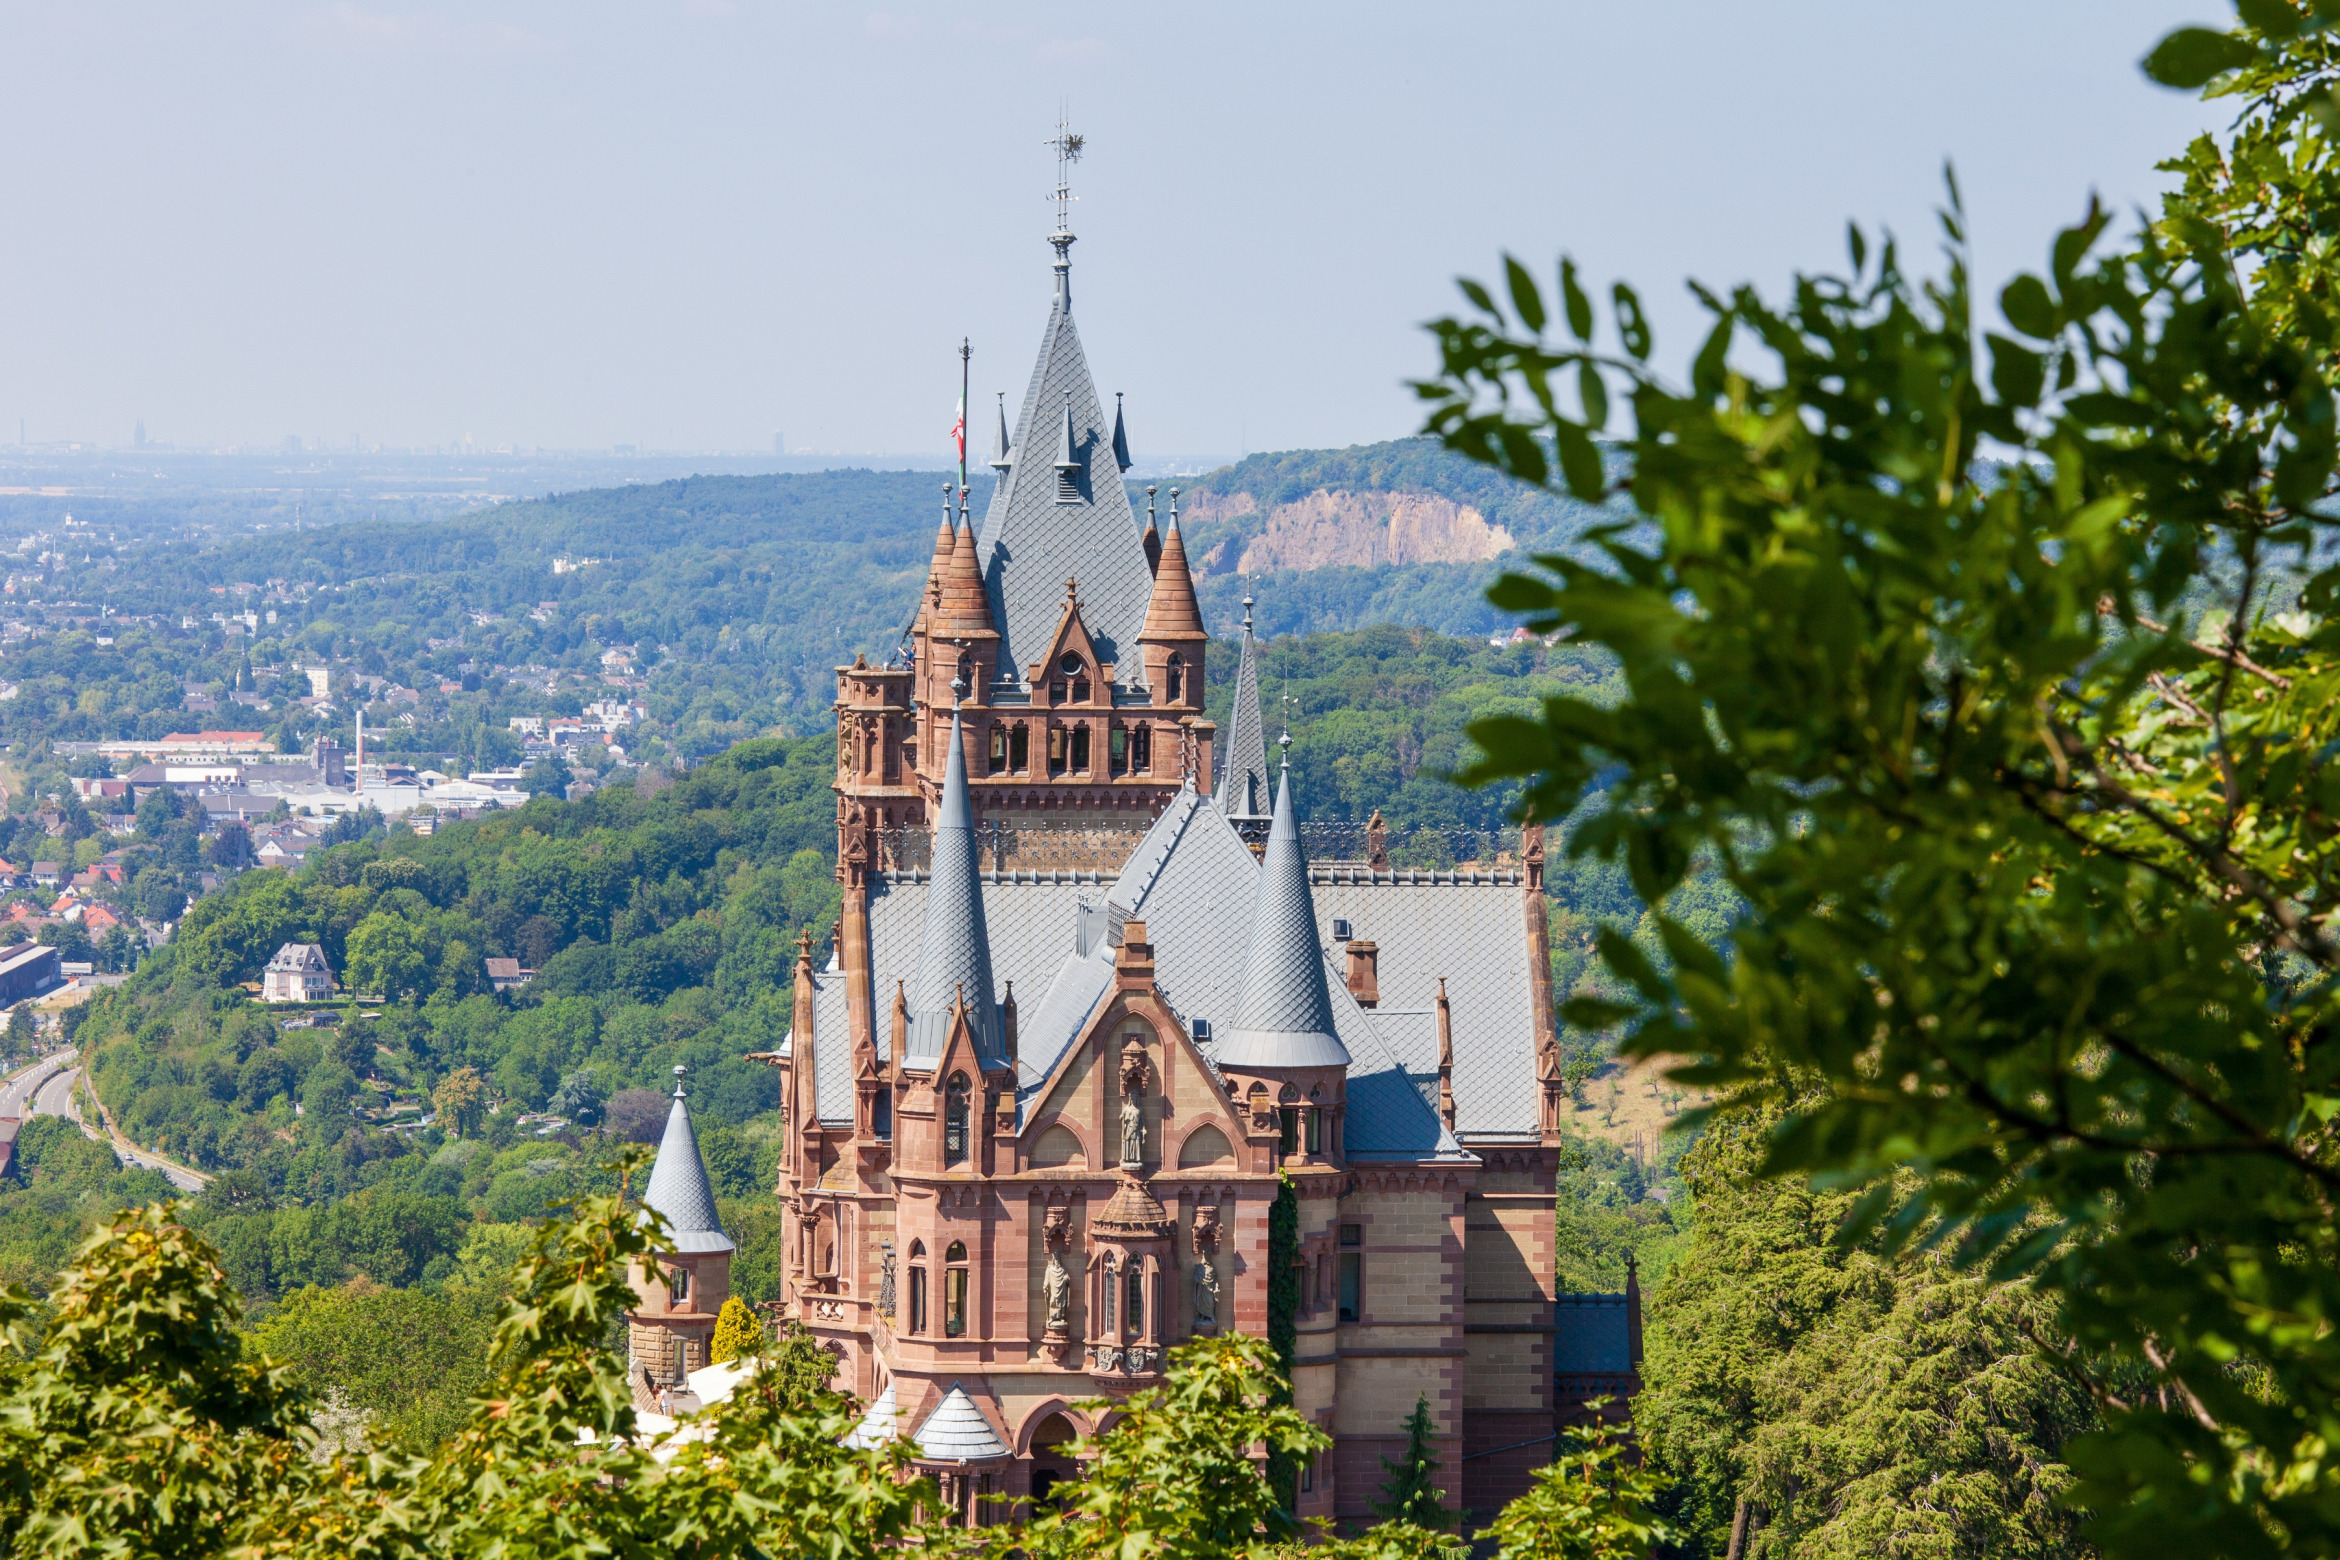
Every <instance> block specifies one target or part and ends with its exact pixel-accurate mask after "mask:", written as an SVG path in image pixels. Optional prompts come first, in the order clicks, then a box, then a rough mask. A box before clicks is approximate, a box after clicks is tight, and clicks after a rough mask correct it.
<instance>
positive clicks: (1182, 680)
mask: <svg viewBox="0 0 2340 1560" xmlns="http://www.w3.org/2000/svg"><path fill="white" fill-rule="evenodd" d="M1185 697H1186V663H1185V662H1184V661H1183V660H1181V659H1179V655H1178V652H1177V651H1175V650H1173V651H1171V652H1170V697H1169V698H1168V700H1166V701H1165V702H1167V703H1170V704H1176V703H1179V702H1180V701H1181V700H1183V699H1184V698H1185Z"/></svg>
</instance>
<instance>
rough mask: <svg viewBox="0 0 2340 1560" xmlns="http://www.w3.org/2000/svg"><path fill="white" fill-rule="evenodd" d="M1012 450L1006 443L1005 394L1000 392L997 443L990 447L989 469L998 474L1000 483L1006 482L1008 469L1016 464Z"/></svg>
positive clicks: (1012, 447)
mask: <svg viewBox="0 0 2340 1560" xmlns="http://www.w3.org/2000/svg"><path fill="white" fill-rule="evenodd" d="M1014 448H1015V447H1014V446H1013V445H1011V444H1009V443H1008V431H1007V392H1006V391H1005V390H1002V391H1001V392H999V443H998V444H996V445H995V446H993V447H992V452H991V469H992V470H993V471H994V472H996V473H997V474H998V476H999V478H1000V480H1001V481H1005V480H1007V469H1008V467H1010V466H1012V465H1014V464H1015V463H1016V459H1015V455H1014V454H1013V453H1012V452H1013V450H1014Z"/></svg>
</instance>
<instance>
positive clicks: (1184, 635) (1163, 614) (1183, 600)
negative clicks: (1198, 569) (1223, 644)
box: [1138, 488, 1211, 644]
mask: <svg viewBox="0 0 2340 1560" xmlns="http://www.w3.org/2000/svg"><path fill="white" fill-rule="evenodd" d="M1171 494H1172V497H1171V501H1170V537H1169V540H1167V541H1166V542H1164V543H1163V544H1162V562H1161V564H1160V566H1159V567H1157V568H1156V569H1155V570H1154V599H1153V601H1152V603H1151V604H1149V605H1148V606H1147V608H1146V626H1145V628H1144V629H1143V630H1142V631H1141V632H1140V633H1139V634H1138V638H1139V639H1140V640H1148V639H1188V640H1192V641H1194V642H1195V643H1197V644H1202V643H1205V642H1207V641H1208V640H1209V639H1210V637H1211V636H1210V635H1209V634H1208V633H1206V632H1204V630H1203V625H1202V607H1201V605H1200V604H1199V603H1198V602H1196V600H1195V599H1194V576H1193V575H1192V574H1191V573H1189V572H1188V571H1187V567H1186V539H1185V538H1184V537H1182V536H1180V535H1179V534H1178V500H1177V497H1176V494H1177V489H1175V488H1173V489H1172V490H1171Z"/></svg>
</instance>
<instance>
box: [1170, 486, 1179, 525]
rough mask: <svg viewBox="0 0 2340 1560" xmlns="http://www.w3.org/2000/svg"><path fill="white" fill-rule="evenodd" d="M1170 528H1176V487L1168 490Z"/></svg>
mask: <svg viewBox="0 0 2340 1560" xmlns="http://www.w3.org/2000/svg"><path fill="white" fill-rule="evenodd" d="M1170 529H1171V530H1173V531H1175V530H1177V529H1178V489H1176V488H1172V489H1171V490H1170Z"/></svg>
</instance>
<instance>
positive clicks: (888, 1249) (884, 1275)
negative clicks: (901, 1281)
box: [877, 1240, 894, 1318]
mask: <svg viewBox="0 0 2340 1560" xmlns="http://www.w3.org/2000/svg"><path fill="white" fill-rule="evenodd" d="M877 1308H878V1315H880V1316H883V1317H888V1318H891V1317H892V1316H893V1314H894V1243H893V1242H892V1241H890V1240H889V1241H886V1242H884V1243H882V1244H881V1245H880V1246H879V1247H878V1292H877Z"/></svg>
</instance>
